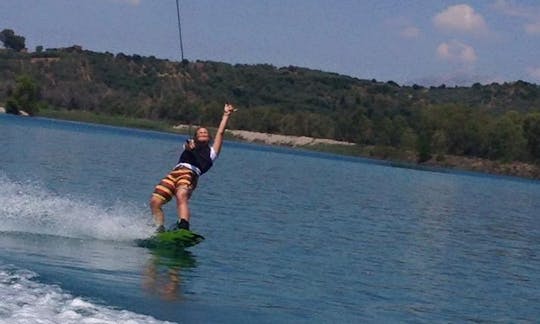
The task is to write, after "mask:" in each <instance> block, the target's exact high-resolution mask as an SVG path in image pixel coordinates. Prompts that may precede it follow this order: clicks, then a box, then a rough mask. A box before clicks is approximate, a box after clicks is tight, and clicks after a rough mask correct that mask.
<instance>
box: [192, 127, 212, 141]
mask: <svg viewBox="0 0 540 324" xmlns="http://www.w3.org/2000/svg"><path fill="white" fill-rule="evenodd" d="M195 138H196V140H197V142H199V143H208V142H210V133H208V129H206V128H199V129H198V130H197V134H196V136H195Z"/></svg>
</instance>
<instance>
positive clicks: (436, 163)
mask: <svg viewBox="0 0 540 324" xmlns="http://www.w3.org/2000/svg"><path fill="white" fill-rule="evenodd" d="M38 116H39V117H47V118H53V119H61V120H75V121H81V122H90V123H96V124H105V125H115V126H123V127H129V128H135V129H149V130H156V131H163V132H169V133H176V134H189V133H190V132H191V130H192V129H194V128H196V127H197V125H184V124H178V125H174V126H171V125H169V124H167V123H166V122H163V121H151V120H146V119H136V118H124V117H120V116H107V115H97V114H93V113H89V112H83V113H81V112H77V113H73V112H69V111H53V110H47V111H42V112H40V114H39V115H38ZM208 128H209V129H211V130H213V128H212V127H208ZM226 137H227V138H228V139H232V140H236V141H241V142H248V143H258V144H264V145H272V146H282V147H292V148H300V149H305V150H310V151H319V152H325V153H332V154H337V155H344V156H353V157H360V158H369V159H375V160H380V161H387V162H392V163H398V164H399V163H403V165H411V166H418V167H423V166H424V167H428V168H429V167H435V168H442V169H450V170H456V171H471V172H478V173H484V174H493V175H502V176H512V177H519V178H525V179H532V180H540V165H536V164H532V163H524V162H519V161H512V162H506V163H504V162H500V161H492V160H487V159H481V158H476V157H465V156H453V155H438V156H436V155H435V154H434V155H433V157H432V158H431V159H430V160H428V161H426V162H423V163H418V162H417V157H416V154H415V153H414V152H403V151H398V150H397V149H395V148H390V147H386V148H385V147H375V146H359V145H357V144H355V143H350V142H342V141H337V140H332V139H324V138H313V137H307V136H292V135H280V134H269V133H260V132H252V131H244V130H231V129H228V130H227V131H226Z"/></svg>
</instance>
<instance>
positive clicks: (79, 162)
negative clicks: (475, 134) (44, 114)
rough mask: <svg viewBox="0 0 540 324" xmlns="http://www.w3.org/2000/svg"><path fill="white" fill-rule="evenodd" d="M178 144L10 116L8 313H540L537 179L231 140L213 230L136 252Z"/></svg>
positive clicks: (204, 186) (234, 319)
mask: <svg viewBox="0 0 540 324" xmlns="http://www.w3.org/2000/svg"><path fill="white" fill-rule="evenodd" d="M184 139H185V138H184V137H182V136H179V135H172V134H164V133H158V132H148V131H139V130H130V129H124V128H115V127H107V126H97V125H89V124H83V123H73V122H63V121H54V120H48V119H40V118H23V117H16V116H8V115H3V116H0V323H36V322H38V321H41V322H40V323H79V322H88V323H90V322H91V323H161V322H162V321H169V322H179V323H182V322H185V323H187V322H196V323H204V322H220V323H253V322H257V323H284V322H295V323H353V322H384V323H388V322H415V323H422V322H423V323H433V322H467V321H472V322H505V323H507V322H537V320H538V318H540V254H539V253H540V183H539V182H538V181H528V180H520V179H515V178H504V177H493V176H483V175H479V174H469V173H453V172H434V171H422V170H413V169H407V168H396V167H391V166H386V165H380V164H376V163H369V162H368V161H365V160H360V159H353V158H341V157H338V156H333V155H325V154H317V153H307V152H302V151H295V150H289V149H276V148H269V147H265V146H257V145H249V144H239V143H234V142H226V143H225V145H224V148H223V151H222V154H221V156H220V157H219V159H218V160H217V161H216V164H215V166H214V167H213V168H212V170H210V172H209V173H207V174H205V175H204V176H203V177H201V179H200V182H199V187H198V188H197V190H196V191H195V193H194V195H193V198H192V201H191V207H192V223H191V226H192V229H193V230H194V231H196V232H199V233H200V234H203V235H204V236H205V237H206V240H205V241H204V242H203V243H201V244H199V245H197V246H195V247H192V248H190V249H189V250H187V251H184V252H176V253H167V252H163V251H151V250H148V249H145V248H141V247H137V246H136V245H135V244H134V243H133V242H134V240H135V239H137V238H144V237H147V236H149V235H150V234H151V232H152V227H151V226H150V224H151V223H152V222H151V216H150V214H149V211H148V199H149V197H150V194H151V192H152V189H153V186H154V185H155V184H156V183H157V182H158V181H159V180H160V179H161V177H162V176H163V175H164V174H165V173H167V172H168V171H169V170H170V168H171V167H172V166H173V165H174V164H175V163H176V161H177V158H178V154H179V149H180V145H181V144H182V142H183V141H184ZM165 211H166V213H167V222H168V223H172V222H173V221H174V219H175V215H174V202H172V203H169V204H168V205H167V206H166V208H165Z"/></svg>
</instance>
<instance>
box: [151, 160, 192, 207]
mask: <svg viewBox="0 0 540 324" xmlns="http://www.w3.org/2000/svg"><path fill="white" fill-rule="evenodd" d="M197 180H198V176H197V175H196V174H195V173H194V172H193V171H191V170H190V169H188V168H184V167H180V168H176V169H174V170H172V171H171V172H169V174H168V175H167V176H166V177H165V178H163V179H162V180H161V181H160V182H159V184H158V185H157V186H156V187H155V188H154V192H153V193H152V195H153V196H154V197H157V198H159V199H161V200H163V201H165V202H168V201H169V200H171V198H172V197H173V196H175V195H176V191H177V190H178V189H186V190H188V192H189V195H190V196H191V193H192V192H193V190H195V188H197Z"/></svg>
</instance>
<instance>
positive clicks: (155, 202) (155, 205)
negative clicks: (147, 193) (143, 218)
mask: <svg viewBox="0 0 540 324" xmlns="http://www.w3.org/2000/svg"><path fill="white" fill-rule="evenodd" d="M164 203H165V201H163V200H161V199H159V198H158V197H155V196H152V198H151V199H150V210H151V211H152V215H153V216H154V223H155V224H156V226H160V225H163V223H164V222H165V215H164V214H163V209H161V206H163V204H164Z"/></svg>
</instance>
